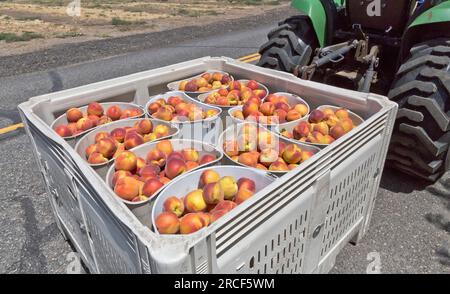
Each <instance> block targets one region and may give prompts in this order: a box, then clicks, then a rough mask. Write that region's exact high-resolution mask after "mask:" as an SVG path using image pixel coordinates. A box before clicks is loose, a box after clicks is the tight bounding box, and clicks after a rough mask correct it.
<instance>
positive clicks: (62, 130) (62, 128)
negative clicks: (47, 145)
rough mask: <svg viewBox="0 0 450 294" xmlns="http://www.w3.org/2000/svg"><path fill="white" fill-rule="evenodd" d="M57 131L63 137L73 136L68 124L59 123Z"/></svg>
mask: <svg viewBox="0 0 450 294" xmlns="http://www.w3.org/2000/svg"><path fill="white" fill-rule="evenodd" d="M55 132H56V133H57V134H58V135H60V136H61V137H71V136H72V135H73V133H72V131H71V130H70V129H69V127H68V126H67V125H59V126H57V127H56V128H55Z"/></svg>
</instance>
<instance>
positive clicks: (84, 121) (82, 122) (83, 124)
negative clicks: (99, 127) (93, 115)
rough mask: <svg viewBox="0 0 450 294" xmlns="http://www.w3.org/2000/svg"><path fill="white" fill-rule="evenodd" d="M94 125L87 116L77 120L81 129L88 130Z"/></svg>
mask: <svg viewBox="0 0 450 294" xmlns="http://www.w3.org/2000/svg"><path fill="white" fill-rule="evenodd" d="M93 127H94V124H93V123H92V121H91V120H90V119H88V118H87V117H82V118H80V119H79V120H78V121H77V128H78V130H80V131H83V132H84V131H87V130H89V129H92V128H93Z"/></svg>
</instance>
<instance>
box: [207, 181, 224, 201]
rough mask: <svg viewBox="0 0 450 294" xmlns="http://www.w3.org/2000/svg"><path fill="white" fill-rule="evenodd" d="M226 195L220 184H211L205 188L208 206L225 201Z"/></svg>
mask: <svg viewBox="0 0 450 294" xmlns="http://www.w3.org/2000/svg"><path fill="white" fill-rule="evenodd" d="M224 197H225V194H224V191H223V190H222V187H221V185H220V183H218V182H216V183H209V184H206V186H205V187H204V188H203V198H204V199H205V202H206V204H217V203H219V202H220V201H222V200H224Z"/></svg>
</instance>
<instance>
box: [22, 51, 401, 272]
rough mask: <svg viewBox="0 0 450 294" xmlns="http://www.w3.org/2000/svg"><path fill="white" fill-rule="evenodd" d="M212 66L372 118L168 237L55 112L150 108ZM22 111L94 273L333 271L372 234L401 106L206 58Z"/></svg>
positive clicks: (41, 101)
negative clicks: (213, 215)
mask: <svg viewBox="0 0 450 294" xmlns="http://www.w3.org/2000/svg"><path fill="white" fill-rule="evenodd" d="M207 70H223V71H225V72H228V73H230V74H231V75H233V76H234V78H235V79H255V80H257V81H259V82H261V83H263V84H265V85H267V86H268V87H269V89H270V90H271V91H272V92H289V93H293V94H297V95H299V96H301V97H302V98H304V99H305V101H306V102H308V104H309V105H310V106H311V109H314V108H315V107H317V106H320V105H322V104H333V105H339V106H342V107H346V108H348V109H350V110H352V111H354V112H355V113H358V114H359V115H361V116H362V118H363V119H364V120H365V121H364V123H362V124H361V125H360V126H359V127H357V128H355V129H354V130H352V131H351V132H350V133H349V134H347V135H346V136H344V137H342V138H340V139H339V140H337V141H336V142H335V143H334V144H332V145H331V146H328V147H327V148H324V149H323V150H321V151H320V152H319V153H318V154H317V156H315V157H314V158H312V159H310V160H308V161H307V162H306V163H305V164H304V165H303V168H301V169H297V170H295V171H292V172H290V173H288V174H286V175H285V176H283V177H281V178H279V179H278V180H276V181H275V182H274V183H273V184H271V185H268V186H267V187H266V188H265V189H264V190H263V191H261V192H260V193H258V195H257V196H255V197H254V198H252V199H250V200H248V201H246V202H245V203H243V204H242V205H240V206H239V207H238V208H236V209H234V210H233V211H232V212H230V213H228V214H227V215H225V216H224V217H223V218H221V219H220V220H219V221H218V222H216V223H214V224H213V225H212V226H210V227H208V228H207V229H205V230H202V231H201V232H199V234H193V235H188V236H182V237H181V238H180V236H176V238H174V236H158V235H156V234H155V233H153V232H152V231H151V230H150V229H149V228H147V227H145V226H143V225H142V224H141V223H140V222H139V221H138V220H137V219H136V217H135V216H134V215H133V214H132V213H131V212H130V211H129V210H128V209H127V208H126V207H125V205H124V204H123V203H121V201H120V200H118V199H117V197H115V196H114V195H112V193H111V190H110V189H107V187H106V183H105V182H104V181H103V179H101V177H100V176H99V175H97V174H96V173H95V171H94V170H93V169H91V168H90V167H89V166H87V164H86V162H85V160H84V159H83V158H81V157H80V156H79V155H78V154H77V153H76V152H75V150H73V149H72V148H71V147H70V146H69V144H68V143H67V142H65V141H64V140H63V139H62V138H60V137H59V136H57V135H56V133H54V132H53V131H52V130H51V128H50V124H51V122H52V121H53V120H54V118H55V114H57V113H60V112H61V111H64V110H65V109H67V108H68V107H72V106H80V105H86V104H87V103H89V102H92V101H102V102H109V101H122V102H134V103H136V104H139V105H144V104H145V103H146V102H147V101H148V98H149V97H150V96H153V95H156V94H158V93H162V92H165V86H166V85H167V83H169V82H171V81H175V80H180V79H183V78H186V77H190V76H194V75H196V74H199V73H202V72H205V71H207ZM118 97H119V98H120V100H116V99H118ZM19 108H20V111H21V115H22V119H23V121H24V123H25V125H26V130H27V132H28V134H29V135H30V138H31V139H32V142H33V146H34V149H35V155H36V158H37V159H38V163H39V166H40V168H41V171H42V173H43V175H44V178H45V179H46V184H47V187H48V192H49V193H48V195H49V197H50V200H51V205H52V208H53V210H54V212H55V215H56V218H57V222H58V225H59V226H60V228H61V229H62V231H63V232H65V233H66V236H67V238H69V239H70V240H72V242H73V243H74V244H75V247H76V248H77V250H78V251H79V252H80V253H81V255H82V256H83V260H84V261H85V263H86V264H87V266H88V267H89V269H90V270H91V271H92V272H102V273H119V272H130V273H134V272H137V273H271V272H273V273H313V272H327V271H329V270H330V269H331V268H332V266H333V264H334V261H335V258H336V255H337V254H338V253H339V252H340V250H341V249H342V247H343V246H345V244H347V243H348V242H349V241H351V240H353V241H355V242H357V241H358V240H359V239H360V238H362V236H363V235H364V233H365V232H366V230H367V228H368V225H369V223H370V217H371V214H372V209H373V205H374V202H375V198H376V195H377V191H378V187H379V182H380V177H381V172H382V169H383V167H384V160H385V158H386V152H387V147H388V144H389V140H390V136H391V133H392V128H393V124H394V120H395V116H396V109H397V106H396V104H395V103H393V102H390V101H388V100H387V98H385V97H381V96H378V95H374V94H364V93H357V92H353V91H347V90H343V89H338V88H335V87H331V86H327V85H322V84H317V83H314V82H310V81H302V80H300V79H296V78H295V77H293V76H292V75H290V74H286V73H281V72H277V71H273V70H268V69H263V68H259V67H256V66H253V65H249V64H245V63H242V62H238V61H234V60H232V59H229V58H225V57H222V58H210V57H205V58H201V59H197V60H192V61H188V62H184V63H180V64H175V65H172V66H168V67H164V68H159V69H155V70H150V71H146V72H142V73H138V74H134V75H130V76H126V77H121V78H118V79H113V80H109V81H105V82H100V83H96V84H92V85H87V86H83V87H80V88H76V89H71V90H66V91H62V92H58V93H53V94H48V95H44V96H40V97H35V98H32V99H30V100H29V101H28V102H25V103H23V104H21V105H20V106H19Z"/></svg>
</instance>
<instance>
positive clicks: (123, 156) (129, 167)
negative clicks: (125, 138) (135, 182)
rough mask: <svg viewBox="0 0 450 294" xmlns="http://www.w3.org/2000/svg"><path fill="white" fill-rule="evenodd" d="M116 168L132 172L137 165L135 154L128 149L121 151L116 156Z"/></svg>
mask: <svg viewBox="0 0 450 294" xmlns="http://www.w3.org/2000/svg"><path fill="white" fill-rule="evenodd" d="M115 165H116V170H125V171H130V172H133V171H135V170H136V167H137V156H136V155H135V154H134V153H133V152H130V151H123V152H121V153H120V154H119V156H117V158H116V163H115Z"/></svg>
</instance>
